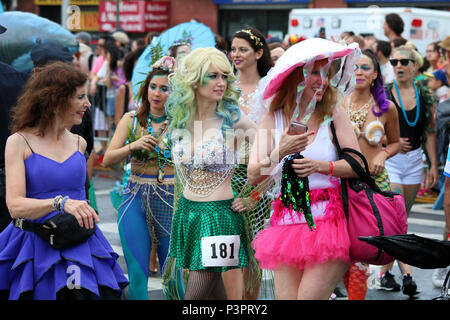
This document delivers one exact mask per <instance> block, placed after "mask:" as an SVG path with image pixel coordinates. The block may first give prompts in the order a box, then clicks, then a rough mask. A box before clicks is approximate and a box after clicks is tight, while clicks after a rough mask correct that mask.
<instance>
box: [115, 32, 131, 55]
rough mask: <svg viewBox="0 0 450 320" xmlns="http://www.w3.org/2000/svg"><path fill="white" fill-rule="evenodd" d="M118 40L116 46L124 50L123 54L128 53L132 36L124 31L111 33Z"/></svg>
mask: <svg viewBox="0 0 450 320" xmlns="http://www.w3.org/2000/svg"><path fill="white" fill-rule="evenodd" d="M111 36H112V37H113V38H114V40H115V41H116V46H117V47H118V48H120V50H122V53H123V55H125V54H127V53H128V52H129V51H130V48H129V45H130V38H129V37H128V35H127V34H126V33H125V32H123V31H116V32H113V33H112V35H111Z"/></svg>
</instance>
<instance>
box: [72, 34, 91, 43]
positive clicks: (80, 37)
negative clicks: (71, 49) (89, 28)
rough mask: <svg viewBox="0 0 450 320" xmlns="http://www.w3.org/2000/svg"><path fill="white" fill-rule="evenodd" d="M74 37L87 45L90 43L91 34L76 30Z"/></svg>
mask: <svg viewBox="0 0 450 320" xmlns="http://www.w3.org/2000/svg"><path fill="white" fill-rule="evenodd" d="M75 39H77V41H78V42H80V43H83V44H85V45H87V46H88V45H90V44H91V41H92V37H91V35H90V34H89V33H87V32H78V33H77V34H76V35H75Z"/></svg>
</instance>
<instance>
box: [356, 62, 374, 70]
mask: <svg viewBox="0 0 450 320" xmlns="http://www.w3.org/2000/svg"><path fill="white" fill-rule="evenodd" d="M358 69H359V70H361V71H370V70H372V67H371V66H369V65H368V64H362V65H360V66H358V65H356V64H355V67H354V70H355V71H357V70H358Z"/></svg>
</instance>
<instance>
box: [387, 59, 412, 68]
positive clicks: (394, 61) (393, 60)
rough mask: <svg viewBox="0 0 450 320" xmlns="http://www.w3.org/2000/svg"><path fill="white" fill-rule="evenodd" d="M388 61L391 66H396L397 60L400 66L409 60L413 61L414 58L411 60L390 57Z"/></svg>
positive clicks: (406, 63) (405, 64)
mask: <svg viewBox="0 0 450 320" xmlns="http://www.w3.org/2000/svg"><path fill="white" fill-rule="evenodd" d="M389 61H390V62H391V64H392V66H393V67H396V66H397V64H398V62H399V61H400V63H401V65H402V66H407V65H408V64H409V62H410V61H411V62H414V60H412V59H391V60H389Z"/></svg>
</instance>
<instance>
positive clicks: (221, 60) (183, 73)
mask: <svg viewBox="0 0 450 320" xmlns="http://www.w3.org/2000/svg"><path fill="white" fill-rule="evenodd" d="M210 66H214V67H215V68H216V69H217V70H219V71H220V72H222V73H223V74H225V75H227V76H228V78H227V88H226V90H225V94H224V96H223V99H222V100H221V101H220V102H219V103H218V105H217V107H216V115H217V116H219V117H221V118H223V120H224V121H223V127H222V129H223V130H226V129H230V128H231V127H232V126H233V124H234V123H236V122H237V121H238V120H239V118H240V110H239V107H238V102H237V99H238V97H239V91H238V90H239V89H238V88H237V87H236V86H235V85H234V84H233V83H234V81H235V80H236V77H235V75H234V74H233V68H232V66H231V64H230V62H229V61H228V58H227V57H226V56H225V54H224V53H223V52H221V51H220V50H218V49H216V48H198V49H195V50H194V51H192V52H191V53H190V54H188V55H187V56H186V57H185V58H184V59H183V62H182V63H181V65H180V66H178V68H177V70H176V71H175V73H173V74H171V75H170V76H169V83H170V84H171V87H172V90H173V91H172V93H171V94H170V95H169V99H168V101H167V107H166V108H167V113H168V115H169V117H170V118H171V119H172V121H171V124H170V128H171V130H172V129H184V128H186V127H187V125H189V124H190V123H191V122H192V120H193V116H194V114H195V110H196V105H195V89H194V86H195V85H197V86H202V85H204V83H203V79H204V77H205V75H206V74H207V73H208V69H209V67H210Z"/></svg>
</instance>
